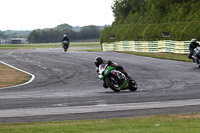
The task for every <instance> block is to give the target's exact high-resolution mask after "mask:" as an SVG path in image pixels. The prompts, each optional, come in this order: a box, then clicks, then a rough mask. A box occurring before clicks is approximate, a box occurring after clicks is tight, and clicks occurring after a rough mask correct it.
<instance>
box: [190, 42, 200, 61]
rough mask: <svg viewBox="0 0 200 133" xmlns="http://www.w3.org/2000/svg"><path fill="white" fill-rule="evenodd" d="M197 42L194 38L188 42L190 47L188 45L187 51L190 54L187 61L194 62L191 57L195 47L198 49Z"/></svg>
mask: <svg viewBox="0 0 200 133" xmlns="http://www.w3.org/2000/svg"><path fill="white" fill-rule="evenodd" d="M196 41H197V40H196V39H195V38H193V39H192V40H191V42H190V45H189V50H190V54H189V56H188V58H189V59H193V61H194V58H193V57H192V56H193V55H194V49H195V48H196V47H199V46H200V45H199V44H198V43H197V42H196Z"/></svg>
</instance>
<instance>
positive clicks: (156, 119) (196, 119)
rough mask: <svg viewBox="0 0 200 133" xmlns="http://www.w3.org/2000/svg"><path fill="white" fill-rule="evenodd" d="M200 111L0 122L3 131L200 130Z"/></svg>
mask: <svg viewBox="0 0 200 133" xmlns="http://www.w3.org/2000/svg"><path fill="white" fill-rule="evenodd" d="M199 131H200V114H185V115H157V116H148V117H138V118H120V119H100V120H76V121H63V122H39V123H20V124H0V132H1V133H8V132H9V133H199Z"/></svg>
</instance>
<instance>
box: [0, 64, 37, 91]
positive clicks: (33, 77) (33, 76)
mask: <svg viewBox="0 0 200 133" xmlns="http://www.w3.org/2000/svg"><path fill="white" fill-rule="evenodd" d="M0 63H2V64H4V65H7V66H9V67H12V68H14V69H16V70H18V71H21V72H23V73H26V74H28V75H30V76H31V79H30V80H29V81H27V82H25V83H23V84H19V85H14V86H10V87H2V88H0V89H7V88H13V87H18V86H22V85H26V84H29V83H31V82H32V81H33V80H34V79H35V75H33V74H31V73H29V72H26V71H24V70H21V69H19V68H17V67H14V66H12V65H10V64H7V63H5V62H3V61H0Z"/></svg>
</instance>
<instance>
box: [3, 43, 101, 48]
mask: <svg viewBox="0 0 200 133" xmlns="http://www.w3.org/2000/svg"><path fill="white" fill-rule="evenodd" d="M61 47H62V46H61V43H37V44H0V49H35V48H61ZM70 47H100V43H99V42H71V43H70Z"/></svg>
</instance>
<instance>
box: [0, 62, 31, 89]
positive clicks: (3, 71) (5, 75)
mask: <svg viewBox="0 0 200 133" xmlns="http://www.w3.org/2000/svg"><path fill="white" fill-rule="evenodd" d="M29 79H30V76H29V75H28V74H25V73H23V72H20V71H18V70H16V69H13V68H10V67H8V66H6V65H4V64H1V63H0V88H1V87H8V86H13V85H17V84H22V83H25V82H27V81H28V80H29Z"/></svg>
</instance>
